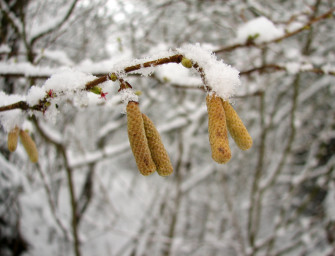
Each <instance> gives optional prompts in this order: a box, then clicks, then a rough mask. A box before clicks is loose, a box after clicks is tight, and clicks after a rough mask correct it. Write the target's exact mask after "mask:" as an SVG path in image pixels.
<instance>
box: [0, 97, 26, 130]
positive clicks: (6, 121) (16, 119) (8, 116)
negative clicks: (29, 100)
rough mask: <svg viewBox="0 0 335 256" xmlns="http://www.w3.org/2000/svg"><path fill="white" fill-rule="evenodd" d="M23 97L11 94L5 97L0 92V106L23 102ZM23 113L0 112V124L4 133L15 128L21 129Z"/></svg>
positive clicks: (17, 111)
mask: <svg viewBox="0 0 335 256" xmlns="http://www.w3.org/2000/svg"><path fill="white" fill-rule="evenodd" d="M24 100H25V97H23V96H20V95H16V94H11V95H7V94H6V93H4V92H1V91H0V106H6V105H10V104H13V103H16V102H18V101H24ZM23 117H24V113H23V112H22V111H21V110H20V109H14V110H9V111H4V112H0V123H1V125H2V126H3V128H4V130H5V131H6V132H9V131H10V130H12V129H13V128H15V126H18V127H21V125H22V122H23Z"/></svg>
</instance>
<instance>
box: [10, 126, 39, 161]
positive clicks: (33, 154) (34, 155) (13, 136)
mask: <svg viewBox="0 0 335 256" xmlns="http://www.w3.org/2000/svg"><path fill="white" fill-rule="evenodd" d="M19 136H20V140H21V143H22V145H23V147H24V149H25V150H26V152H27V154H28V157H29V159H30V161H31V162H33V163H37V161H38V151H37V148H36V144H35V142H34V141H33V139H32V138H31V137H30V135H29V133H28V132H27V131H25V130H22V129H20V128H18V127H15V128H14V129H12V130H11V131H10V132H9V133H8V140H7V146H8V150H9V151H10V152H14V151H15V150H16V147H17V142H18V138H19Z"/></svg>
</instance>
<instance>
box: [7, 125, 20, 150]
mask: <svg viewBox="0 0 335 256" xmlns="http://www.w3.org/2000/svg"><path fill="white" fill-rule="evenodd" d="M19 132H20V129H19V127H15V128H14V129H12V130H11V131H10V132H9V133H8V139H7V146H8V150H9V151H10V152H14V151H15V150H16V147H17V140H18V137H19Z"/></svg>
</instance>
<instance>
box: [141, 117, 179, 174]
mask: <svg viewBox="0 0 335 256" xmlns="http://www.w3.org/2000/svg"><path fill="white" fill-rule="evenodd" d="M142 118H143V123H144V130H145V134H146V137H147V140H148V145H149V149H150V152H151V157H152V159H153V161H154V163H155V165H156V168H157V172H158V174H159V175H161V176H169V175H170V174H172V172H173V167H172V164H171V161H170V158H169V155H168V153H167V152H166V149H165V147H164V145H163V143H162V140H161V137H160V135H159V133H158V131H157V129H156V127H155V125H154V123H153V122H152V121H151V120H150V118H149V117H148V116H146V115H145V114H142Z"/></svg>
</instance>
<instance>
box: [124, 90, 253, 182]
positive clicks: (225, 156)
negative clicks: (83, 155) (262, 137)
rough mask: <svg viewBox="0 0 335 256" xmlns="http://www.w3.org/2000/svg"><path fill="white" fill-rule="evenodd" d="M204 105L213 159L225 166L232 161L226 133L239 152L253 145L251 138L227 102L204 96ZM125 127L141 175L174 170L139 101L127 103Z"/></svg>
mask: <svg viewBox="0 0 335 256" xmlns="http://www.w3.org/2000/svg"><path fill="white" fill-rule="evenodd" d="M206 103H207V110H208V133H209V142H210V145H211V150H212V158H213V159H214V161H216V162H217V163H220V164H222V163H227V162H228V161H229V160H230V158H231V152H230V147H229V141H228V131H229V133H230V135H231V136H232V138H233V139H234V141H235V142H236V144H237V146H238V147H239V148H240V149H242V150H247V149H249V148H250V147H251V146H252V139H251V137H250V135H249V133H248V131H247V129H246V127H245V126H244V124H243V122H242V121H241V119H240V118H239V116H238V115H237V113H236V111H235V110H234V109H233V107H232V106H231V105H230V103H229V102H228V101H224V100H222V99H221V98H220V97H218V96H216V95H215V93H212V94H208V95H207V98H206ZM127 126H128V138H129V142H130V147H131V149H132V151H133V154H134V157H135V161H136V164H137V167H138V169H139V171H140V172H141V174H143V175H150V174H152V173H154V172H155V171H157V172H158V174H159V175H161V176H168V175H170V174H172V172H173V167H172V164H171V161H170V159H169V156H168V154H167V152H166V150H165V148H164V145H163V143H162V141H161V138H160V135H159V133H158V131H157V129H156V127H155V125H154V124H153V122H152V121H151V120H150V119H149V117H148V116H146V115H145V114H143V113H141V111H140V109H139V104H138V102H134V101H130V102H129V103H128V105H127Z"/></svg>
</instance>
